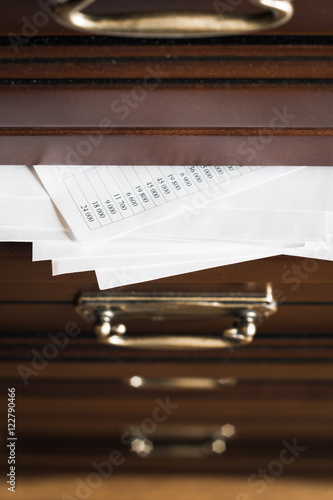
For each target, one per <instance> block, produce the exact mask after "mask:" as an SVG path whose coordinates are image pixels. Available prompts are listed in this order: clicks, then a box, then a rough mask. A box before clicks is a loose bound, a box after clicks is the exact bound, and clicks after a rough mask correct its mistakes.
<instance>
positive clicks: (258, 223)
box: [138, 206, 326, 242]
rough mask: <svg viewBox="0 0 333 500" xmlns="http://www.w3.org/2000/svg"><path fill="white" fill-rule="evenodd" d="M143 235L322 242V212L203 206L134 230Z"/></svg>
mask: <svg viewBox="0 0 333 500" xmlns="http://www.w3.org/2000/svg"><path fill="white" fill-rule="evenodd" d="M138 232H139V233H140V234H141V235H142V236H144V237H147V236H155V237H156V236H159V237H163V238H169V237H172V235H173V234H175V235H180V236H181V238H182V239H186V238H189V239H193V238H194V237H197V239H200V240H207V241H214V240H215V241H216V240H219V239H223V240H225V239H231V240H249V239H260V240H265V239H268V240H282V241H304V242H306V241H325V239H326V213H325V212H304V211H303V212H297V211H293V212H291V211H278V212H277V211H274V210H250V209H249V210H246V211H245V210H238V209H230V210H226V209H219V208H214V207H210V206H205V207H203V208H202V209H201V210H199V211H194V212H186V213H185V214H180V215H179V216H178V217H175V216H171V217H169V218H165V219H163V223H162V221H159V222H158V223H154V224H150V225H149V226H146V227H144V228H141V229H140V230H138Z"/></svg>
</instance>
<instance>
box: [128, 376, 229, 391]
mask: <svg viewBox="0 0 333 500" xmlns="http://www.w3.org/2000/svg"><path fill="white" fill-rule="evenodd" d="M126 382H127V384H128V385H130V386H131V387H135V388H140V389H158V390H162V389H165V390H170V389H195V390H212V389H220V388H221V387H234V386H235V385H236V384H237V379H236V378H235V377H227V378H218V379H217V378H206V377H172V378H144V377H139V376H137V375H135V376H134V377H131V378H130V379H128V380H127V381H126Z"/></svg>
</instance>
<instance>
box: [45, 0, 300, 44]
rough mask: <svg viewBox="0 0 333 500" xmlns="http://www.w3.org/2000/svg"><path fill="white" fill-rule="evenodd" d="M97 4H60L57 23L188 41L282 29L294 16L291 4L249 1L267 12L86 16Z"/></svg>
mask: <svg viewBox="0 0 333 500" xmlns="http://www.w3.org/2000/svg"><path fill="white" fill-rule="evenodd" d="M94 2H95V0H58V5H57V6H56V8H55V19H56V20H57V21H58V22H59V23H60V24H62V25H64V26H66V27H68V28H71V29H77V30H80V31H85V32H88V33H94V34H98V35H112V36H127V37H144V38H148V37H154V38H189V37H207V36H220V35H237V34H243V33H250V32H253V31H259V30H266V29H272V28H276V27H277V26H280V25H282V24H284V23H286V22H287V21H289V19H291V17H292V16H293V6H292V4H291V0H250V2H251V3H252V4H254V5H256V6H259V7H263V8H264V9H265V10H264V11H263V12H260V13H257V14H238V15H237V14H233V13H232V12H231V13H230V12H228V13H223V12H218V8H216V10H217V12H216V13H214V14H210V13H207V12H191V11H189V12H182V11H179V12H178V11H164V12H163V11H162V12H158V11H156V12H154V11H152V12H134V13H126V14H124V13H118V14H113V15H111V16H101V15H93V14H84V13H82V11H83V10H84V9H85V8H87V7H89V5H91V4H93V3H94Z"/></svg>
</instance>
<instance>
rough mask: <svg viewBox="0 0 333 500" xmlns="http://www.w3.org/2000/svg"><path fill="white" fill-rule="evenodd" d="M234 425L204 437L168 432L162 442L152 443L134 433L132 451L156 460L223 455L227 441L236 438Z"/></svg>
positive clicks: (147, 438)
mask: <svg viewBox="0 0 333 500" xmlns="http://www.w3.org/2000/svg"><path fill="white" fill-rule="evenodd" d="M235 433H236V432H235V428H234V426H233V425H230V424H225V425H223V426H222V427H221V428H220V429H218V430H216V431H215V432H212V433H211V432H208V433H205V432H203V434H206V435H204V436H200V430H199V432H198V434H199V435H198V436H191V435H187V432H186V429H183V432H182V435H181V436H179V435H177V434H178V433H177V431H176V432H174V433H173V432H172V430H169V431H166V432H165V433H164V434H165V435H164V436H163V435H162V440H156V441H155V442H154V441H152V440H151V439H150V438H149V437H148V436H146V435H145V434H141V433H135V434H134V433H133V434H132V435H131V439H130V450H131V451H132V452H133V453H134V454H136V455H138V456H140V457H148V456H149V457H150V456H151V457H156V458H189V459H190V458H203V457H207V456H209V455H221V454H222V453H224V452H225V451H226V447H227V440H228V439H230V438H233V437H234V436H235Z"/></svg>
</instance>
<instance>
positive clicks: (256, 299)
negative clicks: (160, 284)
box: [77, 290, 276, 350]
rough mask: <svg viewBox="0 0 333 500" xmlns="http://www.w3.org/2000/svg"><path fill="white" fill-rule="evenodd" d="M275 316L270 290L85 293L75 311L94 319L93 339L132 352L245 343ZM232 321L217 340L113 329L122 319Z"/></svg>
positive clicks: (225, 346)
mask: <svg viewBox="0 0 333 500" xmlns="http://www.w3.org/2000/svg"><path fill="white" fill-rule="evenodd" d="M275 311H276V303H275V301H274V300H273V297H272V295H271V292H270V290H268V291H267V294H266V295H249V296H240V295H235V294H234V295H232V294H229V295H223V296H219V295H210V296H207V295H204V296H200V297H198V296H193V295H181V296H180V295H176V294H169V295H167V294H165V295H157V294H155V295H126V296H125V295H120V294H115V293H114V294H113V293H109V294H107V293H101V294H98V293H96V294H83V295H81V297H80V298H79V301H78V306H77V312H78V313H79V314H80V315H81V316H83V317H85V318H91V317H92V316H94V317H95V319H96V324H95V334H96V335H97V338H98V339H99V340H100V341H101V342H103V343H106V344H111V345H114V346H117V347H129V348H136V349H162V350H163V349H169V350H170V349H218V348H234V347H239V346H243V345H246V344H249V343H250V342H251V341H252V339H253V337H254V335H255V333H256V323H258V322H261V321H262V319H263V318H265V317H266V316H269V315H270V314H272V313H274V312H275ZM228 315H231V316H234V317H235V318H236V321H235V323H234V326H233V327H232V328H227V329H226V330H224V331H223V332H222V334H220V335H216V334H215V335H212V334H207V335H201V336H194V335H190V336H187V335H177V336H176V335H163V334H160V335H149V334H148V335H141V334H138V335H128V334H126V327H125V325H124V324H123V323H120V324H113V321H114V320H116V319H118V318H121V319H122V320H123V319H126V316H127V317H129V318H130V319H133V318H135V319H148V320H153V321H164V320H170V319H173V320H175V319H176V320H180V319H192V320H193V319H195V320H197V319H214V318H215V319H216V318H217V319H219V318H221V317H224V316H228Z"/></svg>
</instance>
